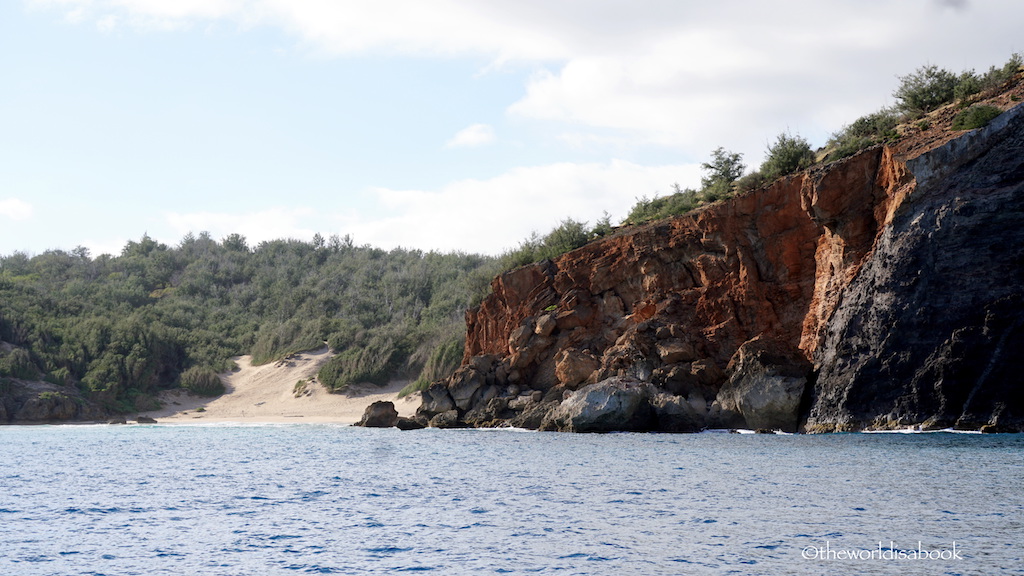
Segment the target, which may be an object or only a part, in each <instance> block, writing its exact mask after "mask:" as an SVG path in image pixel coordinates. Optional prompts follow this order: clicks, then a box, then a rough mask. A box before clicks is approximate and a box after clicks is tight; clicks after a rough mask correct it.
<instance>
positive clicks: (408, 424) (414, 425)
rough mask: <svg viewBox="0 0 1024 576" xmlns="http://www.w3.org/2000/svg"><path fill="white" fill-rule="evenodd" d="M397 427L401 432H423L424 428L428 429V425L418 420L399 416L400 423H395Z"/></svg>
mask: <svg viewBox="0 0 1024 576" xmlns="http://www.w3.org/2000/svg"><path fill="white" fill-rule="evenodd" d="M395 426H396V427H397V428H398V429H399V430H422V429H423V428H426V427H427V423H426V422H421V421H419V420H417V419H416V418H406V417H404V416H399V417H398V421H397V422H395Z"/></svg>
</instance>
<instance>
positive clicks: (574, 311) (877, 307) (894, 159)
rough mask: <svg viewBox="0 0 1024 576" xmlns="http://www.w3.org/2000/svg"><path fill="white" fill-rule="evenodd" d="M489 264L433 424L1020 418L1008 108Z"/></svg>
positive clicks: (1020, 322) (1023, 325)
mask: <svg viewBox="0 0 1024 576" xmlns="http://www.w3.org/2000/svg"><path fill="white" fill-rule="evenodd" d="M1022 93H1024V87H1022V86H1021V85H1020V84H1018V85H1016V86H1015V87H1014V88H1013V89H1011V90H1009V91H1007V92H1005V93H1004V94H1002V95H1000V96H999V97H997V98H994V99H993V100H992V103H994V104H996V105H998V106H1000V107H1001V108H1003V109H1004V110H1006V111H1005V112H1004V113H1003V114H1002V115H1001V116H999V117H997V118H996V120H994V121H993V122H992V123H991V124H990V125H989V126H987V127H985V128H982V129H979V130H975V131H971V132H954V131H952V130H950V129H949V128H948V126H949V124H950V122H951V120H952V117H953V115H954V114H955V113H956V110H955V109H953V108H950V109H947V110H944V111H940V112H939V113H937V114H935V115H934V117H933V118H931V119H930V123H931V124H930V126H929V127H927V128H924V129H922V128H921V127H917V126H915V127H911V128H909V129H908V133H907V134H905V135H904V137H903V138H901V139H900V140H899V141H898V142H896V143H894V144H891V145H886V146H878V147H874V148H871V149H868V150H865V151H863V152H861V153H859V154H857V155H855V156H853V157H850V158H847V159H844V160H842V161H839V162H834V163H831V164H827V165H824V166H818V167H815V168H813V169H811V170H810V171H807V172H805V173H801V174H797V175H793V176H789V177H786V178H783V179H781V180H779V181H776V182H775V183H773V184H772V185H770V186H768V187H767V188H764V189H761V190H759V191H755V192H751V193H747V194H745V195H742V196H739V197H736V198H734V199H732V200H730V201H727V202H723V203H720V204H717V205H713V206H710V207H707V208H705V209H703V210H699V211H697V212H694V213H691V214H688V215H684V216H679V217H676V218H672V219H668V220H664V221H660V222H657V223H654V224H650V225H646V226H640V227H635V228H631V229H627V230H620V231H619V232H617V233H616V234H614V235H613V236H611V237H608V238H605V239H603V240H600V241H596V242H592V243H590V244H588V245H586V246H584V247H582V248H580V249H578V250H575V251H573V252H570V253H568V254H565V255H563V256H561V257H559V258H557V259H555V260H551V261H545V262H541V263H537V264H534V265H530V266H526V267H523V268H519V269H516V270H512V271H510V272H507V273H505V274H503V275H501V276H499V277H497V278H495V279H494V281H493V282H492V293H491V295H490V296H489V297H488V298H487V299H486V300H485V301H484V302H483V303H482V304H481V305H480V307H479V308H477V309H474V310H471V311H469V312H468V313H467V315H466V322H467V341H466V355H465V358H464V361H463V366H462V367H461V368H460V369H459V370H458V371H457V372H456V373H455V374H454V375H453V376H452V377H451V378H449V379H448V380H446V381H443V382H437V383H434V384H433V385H431V387H430V388H428V389H427V390H426V391H425V392H424V394H423V404H422V406H421V408H420V412H419V414H420V416H421V417H422V418H425V419H429V420H431V422H432V423H433V425H438V426H462V425H472V426H496V425H514V426H524V427H530V428H543V429H559V430H610V429H629V430H674V431H690V430H698V429H702V428H706V427H750V428H773V429H782V430H798V429H806V430H809V431H833V430H853V429H863V428H891V427H898V426H907V425H924V426H929V427H932V426H940V427H944V426H954V425H955V426H960V427H966V428H980V427H982V426H989V427H990V428H995V429H1000V428H1006V429H1021V427H1022V425H1024V398H1022V394H1024V392H1022V390H1024V388H1022V387H1021V386H1020V384H1019V380H1020V376H1019V375H1020V374H1024V365H1022V364H1024V354H1022V353H1024V307H1022V303H1024V106H1019V105H1016V102H1017V101H1018V100H1020V98H1021V96H1022Z"/></svg>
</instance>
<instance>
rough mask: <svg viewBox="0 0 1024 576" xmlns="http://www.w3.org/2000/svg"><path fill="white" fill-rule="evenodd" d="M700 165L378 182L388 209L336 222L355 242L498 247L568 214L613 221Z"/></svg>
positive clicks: (627, 165)
mask: <svg viewBox="0 0 1024 576" xmlns="http://www.w3.org/2000/svg"><path fill="white" fill-rule="evenodd" d="M699 172H700V169H699V166H697V165H695V164H694V165H688V164H680V165H666V166H641V165H638V164H634V163H631V162H625V161H621V160H613V161H610V162H607V163H594V164H575V163H558V164H550V165H545V166H531V167H524V168H517V169H514V170H510V171H508V172H506V173H504V174H502V175H500V176H497V177H495V178H490V179H485V180H475V179H467V180H460V181H457V182H452V183H450V184H448V185H445V186H443V187H441V188H439V189H437V190H390V189H376V190H373V191H372V192H373V194H374V195H375V196H376V198H377V201H378V202H379V203H380V204H381V205H382V206H383V207H384V208H385V210H381V211H380V212H381V213H386V214H388V216H385V217H381V218H378V219H373V220H363V219H360V218H358V217H353V216H345V217H338V218H337V219H336V222H337V223H338V224H337V225H338V226H339V227H340V228H341V229H342V230H343V231H344V232H345V233H350V234H352V235H353V237H354V238H355V239H356V241H357V242H358V243H360V244H362V243H368V244H372V245H375V246H381V247H384V248H394V247H396V246H404V247H417V248H421V249H429V250H439V251H448V250H464V251H470V252H481V253H487V254H500V253H501V252H503V251H505V250H507V249H509V248H514V247H515V246H516V245H518V243H519V242H520V241H521V240H523V239H524V238H526V237H527V236H529V235H530V234H531V233H532V232H538V233H546V232H548V231H550V230H551V229H552V228H554V227H555V226H557V225H558V223H559V222H560V221H561V220H562V219H564V218H567V217H571V218H574V219H576V220H583V221H587V222H589V223H591V224H593V223H595V222H596V221H597V219H599V218H601V217H602V213H603V212H604V211H608V212H609V213H611V215H612V220H613V223H616V222H618V221H620V220H622V219H623V218H624V217H625V216H626V215H627V213H628V211H629V209H630V208H631V207H632V206H633V204H635V203H636V200H637V198H638V197H641V196H654V195H656V194H657V193H659V191H660V192H661V193H667V192H668V191H669V190H670V187H671V185H672V183H673V182H676V181H689V180H694V179H696V178H697V177H698V174H699Z"/></svg>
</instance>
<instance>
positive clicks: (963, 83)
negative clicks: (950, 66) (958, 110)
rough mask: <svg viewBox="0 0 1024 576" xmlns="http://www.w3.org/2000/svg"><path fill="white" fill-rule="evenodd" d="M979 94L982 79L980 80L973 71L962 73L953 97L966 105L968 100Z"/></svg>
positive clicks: (954, 88)
mask: <svg viewBox="0 0 1024 576" xmlns="http://www.w3.org/2000/svg"><path fill="white" fill-rule="evenodd" d="M978 92H981V78H978V76H977V75H976V74H975V73H974V71H973V70H968V71H966V72H963V73H961V74H960V78H958V79H957V83H956V86H954V87H953V97H954V98H956V99H957V100H959V101H960V102H961V103H966V102H967V99H968V98H970V97H971V96H973V95H975V94H977V93H978Z"/></svg>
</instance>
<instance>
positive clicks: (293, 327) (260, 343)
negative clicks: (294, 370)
mask: <svg viewBox="0 0 1024 576" xmlns="http://www.w3.org/2000/svg"><path fill="white" fill-rule="evenodd" d="M319 329H320V321H319V319H310V320H307V321H305V322H299V321H297V320H288V321H286V322H283V323H280V324H277V323H267V324H265V325H264V327H263V329H262V330H260V333H259V335H258V336H257V338H256V343H255V344H254V345H253V347H252V363H253V365H255V366H259V365H261V364H266V363H267V362H273V361H275V360H279V359H281V358H284V357H285V356H287V355H289V354H295V353H297V352H305V351H307V350H317V349H319V348H322V347H323V345H324V339H323V336H324V335H322V334H321V333H320V330H319Z"/></svg>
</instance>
